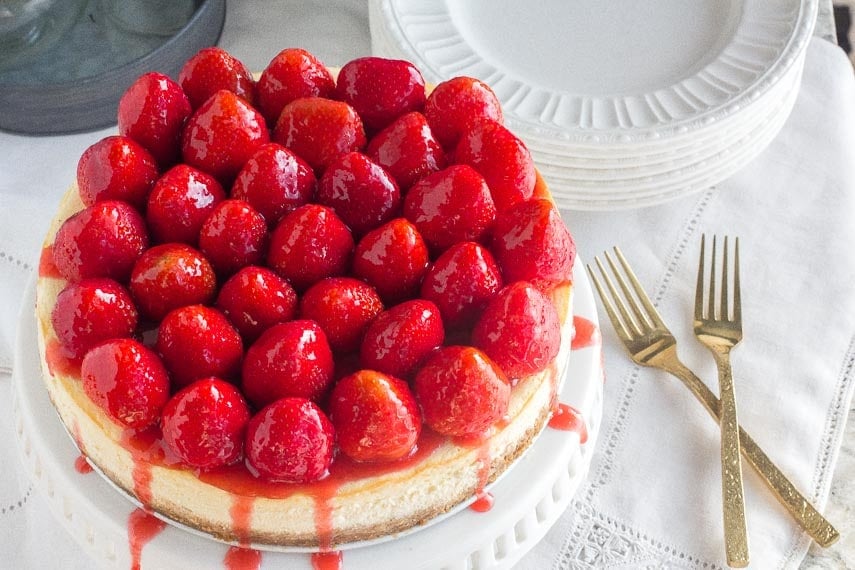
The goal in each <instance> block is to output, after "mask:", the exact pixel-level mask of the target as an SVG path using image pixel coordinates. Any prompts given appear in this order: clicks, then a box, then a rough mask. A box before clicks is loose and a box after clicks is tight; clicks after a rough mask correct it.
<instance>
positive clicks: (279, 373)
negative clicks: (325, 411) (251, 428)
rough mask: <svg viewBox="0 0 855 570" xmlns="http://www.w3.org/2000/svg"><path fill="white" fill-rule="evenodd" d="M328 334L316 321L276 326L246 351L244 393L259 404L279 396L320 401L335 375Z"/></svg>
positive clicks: (264, 403) (302, 321)
mask: <svg viewBox="0 0 855 570" xmlns="http://www.w3.org/2000/svg"><path fill="white" fill-rule="evenodd" d="M333 371H334V365H333V356H332V351H331V350H330V346H329V343H328V342H327V337H326V335H325V334H324V331H323V330H322V329H321V327H320V326H318V324H317V323H316V322H314V321H309V320H297V321H288V322H287V323H279V324H276V325H273V326H272V327H270V328H269V329H267V331H265V332H264V334H262V335H261V336H260V337H259V339H258V340H257V341H255V342H254V343H253V344H252V346H250V347H249V350H247V351H246V358H245V359H244V363H243V385H242V388H243V393H244V394H246V397H247V398H248V399H249V401H250V402H252V403H253V404H255V405H256V406H257V407H261V406H265V405H267V404H269V403H271V402H273V401H275V400H278V399H279V398H284V397H286V396H297V397H300V398H306V399H309V400H315V401H317V400H319V399H320V398H321V397H322V396H323V395H324V394H325V393H326V390H327V388H329V386H330V383H331V382H332V378H333Z"/></svg>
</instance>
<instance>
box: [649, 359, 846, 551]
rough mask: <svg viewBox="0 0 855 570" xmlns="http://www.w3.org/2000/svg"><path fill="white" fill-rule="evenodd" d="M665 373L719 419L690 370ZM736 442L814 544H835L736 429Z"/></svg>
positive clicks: (830, 530) (679, 367)
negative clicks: (680, 382) (682, 385)
mask: <svg viewBox="0 0 855 570" xmlns="http://www.w3.org/2000/svg"><path fill="white" fill-rule="evenodd" d="M664 370H665V371H666V372H669V373H670V374H673V375H674V376H676V377H677V378H679V379H680V380H682V381H683V383H684V384H685V385H686V387H688V388H689V390H691V392H692V394H694V395H695V397H696V398H697V399H698V400H700V401H701V403H702V404H703V405H704V407H705V408H706V409H707V411H708V412H709V413H710V415H712V416H713V417H714V418H715V419H716V420H720V417H721V405H720V403H719V400H718V398H717V397H716V395H715V394H713V393H712V391H711V390H710V389H709V388H707V386H706V384H704V383H703V382H702V381H701V379H700V378H698V377H697V376H696V375H695V373H694V372H692V371H691V370H689V369H688V368H687V367H686V366H685V365H683V364H682V363H681V362H676V364H671V365H668V366H667V367H665V368H664ZM739 441H740V444H741V451H742V455H743V456H744V457H745V459H747V460H748V462H749V463H750V464H751V465H752V466H753V467H754V469H755V470H756V471H757V473H758V474H759V475H760V477H761V478H762V479H763V481H764V482H765V483H766V485H768V486H769V488H770V489H771V490H772V492H773V493H774V494H775V496H776V497H777V498H778V501H779V502H780V503H781V504H782V505H783V506H784V507H785V508H786V509H787V510H788V511H790V514H791V515H792V517H793V518H794V519H795V520H796V522H797V523H798V524H799V526H801V527H802V528H803V529H804V530H805V531H806V532H807V533H808V534H809V535H810V536H811V538H813V539H814V540H815V541H816V543H817V544H819V545H820V546H823V547H828V546H831V545H832V544H834V543H835V542H836V541H837V539H838V538H840V533H839V532H837V529H835V528H834V527H833V526H832V525H831V523H830V522H828V520H826V518H825V517H823V516H822V514H821V513H820V512H819V511H817V510H816V508H815V507H814V506H813V505H812V504H811V503H810V501H808V500H807V499H806V498H805V497H804V495H802V494H801V493H799V490H798V489H796V487H795V485H793V484H792V483H791V482H790V480H789V479H787V477H786V476H785V475H784V474H783V473H781V470H780V469H778V467H777V466H776V465H775V464H774V463H772V460H771V459H769V456H768V455H766V453H765V452H764V451H763V450H762V449H761V448H760V446H759V445H757V443H756V442H755V441H754V440H753V439H752V438H751V436H750V435H748V432H746V431H745V430H744V429H742V428H741V427H740V428H739Z"/></svg>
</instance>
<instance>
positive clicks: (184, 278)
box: [130, 243, 217, 321]
mask: <svg viewBox="0 0 855 570" xmlns="http://www.w3.org/2000/svg"><path fill="white" fill-rule="evenodd" d="M130 290H131V295H133V298H134V301H136V304H137V308H138V309H139V311H140V313H141V315H142V316H143V317H145V318H147V319H149V320H152V321H159V320H160V319H162V318H163V317H165V316H166V314H167V313H168V312H169V311H171V310H173V309H177V308H178V307H184V306H186V305H193V304H206V303H210V302H211V301H213V300H214V296H215V295H216V292H217V278H216V275H215V274H214V269H213V267H211V264H210V263H209V262H208V260H207V259H205V256H203V255H202V254H201V253H200V252H199V251H198V250H196V249H194V248H192V247H190V246H189V245H185V244H183V243H166V244H163V245H157V246H154V247H152V248H151V249H149V250H146V252H145V253H144V254H143V255H142V256H141V257H140V258H139V259H138V260H137V262H136V264H134V267H133V271H132V273H131V280H130Z"/></svg>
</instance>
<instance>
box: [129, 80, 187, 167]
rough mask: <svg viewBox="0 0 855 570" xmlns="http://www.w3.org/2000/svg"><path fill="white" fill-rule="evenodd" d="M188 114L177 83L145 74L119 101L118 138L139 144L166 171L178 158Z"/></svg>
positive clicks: (184, 98)
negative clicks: (121, 137)
mask: <svg viewBox="0 0 855 570" xmlns="http://www.w3.org/2000/svg"><path fill="white" fill-rule="evenodd" d="M192 110H193V109H192V107H191V106H190V100H189V99H187V95H186V94H185V93H184V90H183V89H181V86H180V85H179V84H178V83H176V82H175V81H173V80H172V79H170V78H169V77H167V76H166V75H163V74H162V73H156V72H151V73H146V74H145V75H142V76H141V77H140V78H139V79H137V80H136V81H134V82H133V84H131V86H130V87H128V90H127V91H125V93H124V94H123V95H122V98H121V99H119V109H118V120H119V134H121V135H124V136H127V137H130V138H132V139H134V140H135V141H137V142H138V143H140V144H141V145H142V146H144V147H145V148H146V149H148V151H149V152H150V153H151V154H152V156H154V158H155V159H156V160H157V162H158V164H159V165H160V167H161V168H163V169H166V168H168V167H170V166H172V165H173V164H175V163H176V162H178V159H179V158H180V156H181V130H182V129H183V128H184V123H185V122H186V121H187V119H188V118H189V117H190V113H191V112H192Z"/></svg>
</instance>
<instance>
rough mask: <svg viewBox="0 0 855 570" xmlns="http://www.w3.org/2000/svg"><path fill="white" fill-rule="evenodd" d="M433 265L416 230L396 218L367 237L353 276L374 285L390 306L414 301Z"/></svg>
mask: <svg viewBox="0 0 855 570" xmlns="http://www.w3.org/2000/svg"><path fill="white" fill-rule="evenodd" d="M429 263H430V257H429V256H428V250H427V246H426V245H425V242H424V240H423V239H422V236H421V234H419V231H418V230H417V229H416V227H415V226H414V225H413V224H411V223H410V222H409V221H407V220H406V219H404V218H396V219H394V220H392V221H390V222H387V223H385V224H383V225H382V226H380V227H379V228H377V229H375V230H372V231H370V232H368V233H367V234H365V236H364V237H363V238H362V239H361V240H359V243H358V244H357V246H356V251H355V253H354V256H353V273H354V275H356V276H357V277H359V278H360V279H364V280H365V281H367V282H368V283H369V284H371V285H372V286H373V287H374V288H375V289H376V290H377V292H378V293H379V294H380V297H381V298H382V299H383V300H384V301H386V302H387V303H394V302H397V301H400V300H402V299H405V298H408V297H412V296H414V295H415V293H416V292H417V291H418V289H419V286H420V285H421V282H422V279H423V278H424V276H425V274H426V273H427V270H428V266H429Z"/></svg>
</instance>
